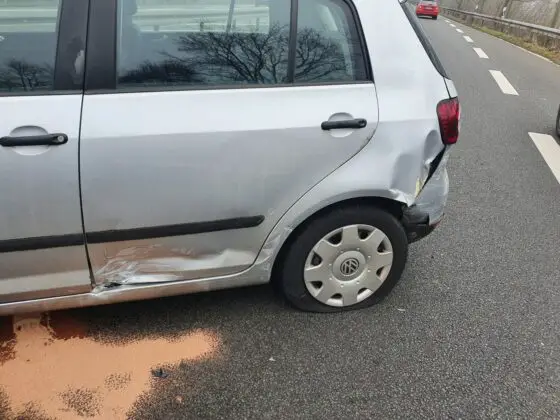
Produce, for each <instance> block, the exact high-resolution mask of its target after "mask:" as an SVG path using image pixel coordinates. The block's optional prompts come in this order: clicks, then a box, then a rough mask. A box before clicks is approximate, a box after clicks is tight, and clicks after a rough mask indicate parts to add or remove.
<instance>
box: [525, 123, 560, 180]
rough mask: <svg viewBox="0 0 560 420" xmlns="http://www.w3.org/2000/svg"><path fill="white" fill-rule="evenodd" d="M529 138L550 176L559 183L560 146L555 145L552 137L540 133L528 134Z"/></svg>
mask: <svg viewBox="0 0 560 420" xmlns="http://www.w3.org/2000/svg"><path fill="white" fill-rule="evenodd" d="M529 137H531V140H533V143H535V146H537V149H538V150H539V152H540V153H541V155H542V157H543V159H544V161H545V162H546V164H547V165H548V167H549V168H550V170H551V171H552V174H553V175H554V176H555V177H556V180H557V181H558V182H559V183H560V146H559V145H558V143H556V140H554V137H552V136H551V135H548V134H540V133H529Z"/></svg>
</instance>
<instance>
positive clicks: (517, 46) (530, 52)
mask: <svg viewBox="0 0 560 420" xmlns="http://www.w3.org/2000/svg"><path fill="white" fill-rule="evenodd" d="M506 42H507V41H506ZM508 44H509V42H508ZM511 45H513V46H514V47H515V48H519V49H520V50H523V51H525V52H526V53H529V54H531V55H534V56H535V57H539V58H540V59H541V60H544V61H548V62H549V63H552V64H555V63H554V61H552V60H551V59H550V58H546V57H543V56H542V55H538V54H537V53H534V52H533V51H529V50H526V49H525V48H523V47H520V46H519V45H515V44H511Z"/></svg>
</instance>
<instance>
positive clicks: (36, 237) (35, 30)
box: [0, 0, 91, 303]
mask: <svg viewBox="0 0 560 420" xmlns="http://www.w3.org/2000/svg"><path fill="white" fill-rule="evenodd" d="M59 4H60V6H59V7H55V6H54V4H51V5H50V7H32V6H29V7H24V8H11V9H9V10H7V9H6V10H3V8H2V7H0V13H3V14H4V16H5V19H6V24H5V25H2V28H0V35H1V36H0V39H1V41H0V115H1V118H0V138H6V137H10V138H13V139H14V140H13V141H14V142H17V144H18V145H17V146H16V147H11V146H6V145H5V144H4V145H3V146H1V147H0V176H1V178H2V184H0V227H1V228H0V303H3V302H12V301H18V300H25V299H33V298H42V297H48V296H58V295H72V294H78V293H83V292H84V291H89V290H91V279H90V272H89V267H88V262H87V257H86V250H85V245H84V236H83V226H82V216H81V208H80V187H79V168H78V154H79V128H80V113H81V105H82V91H81V85H82V80H81V78H82V76H83V74H82V73H80V71H79V69H77V68H76V67H74V65H75V64H76V63H77V62H78V61H79V60H78V58H79V56H80V55H81V56H83V52H84V51H83V48H84V45H85V36H86V30H85V24H86V19H87V10H88V9H87V4H88V2H87V0H85V1H84V0H72V1H68V0H65V1H61V2H60V3H59ZM35 15H37V16H39V17H41V18H43V20H44V23H43V24H41V25H37V24H35V25H34V24H30V23H28V21H27V19H28V18H30V17H34V16H35ZM37 16H35V17H37ZM57 18H58V19H57ZM77 60H78V61H77ZM58 133H61V134H65V135H66V136H67V138H68V141H67V142H66V143H65V144H59V145H31V146H30V145H22V138H25V137H28V136H31V138H30V139H31V140H33V139H35V141H37V140H36V139H37V137H36V136H45V135H47V136H48V135H52V134H58Z"/></svg>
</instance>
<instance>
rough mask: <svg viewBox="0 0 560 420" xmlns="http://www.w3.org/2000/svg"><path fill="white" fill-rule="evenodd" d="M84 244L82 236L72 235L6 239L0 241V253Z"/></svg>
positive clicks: (78, 234)
mask: <svg viewBox="0 0 560 420" xmlns="http://www.w3.org/2000/svg"><path fill="white" fill-rule="evenodd" d="M83 244H84V235H83V234H81V233H72V234H69V235H59V236H40V237H36V238H21V239H8V240H5V241H0V253H5V252H18V251H36V250H38V249H48V248H64V247H68V246H79V245H83Z"/></svg>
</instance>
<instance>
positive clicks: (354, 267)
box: [340, 258, 360, 276]
mask: <svg viewBox="0 0 560 420" xmlns="http://www.w3.org/2000/svg"><path fill="white" fill-rule="evenodd" d="M358 268H360V262H359V261H358V260H357V259H356V258H347V259H345V260H344V261H342V264H340V272H341V273H342V274H343V275H345V276H351V275H353V274H356V271H358Z"/></svg>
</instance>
